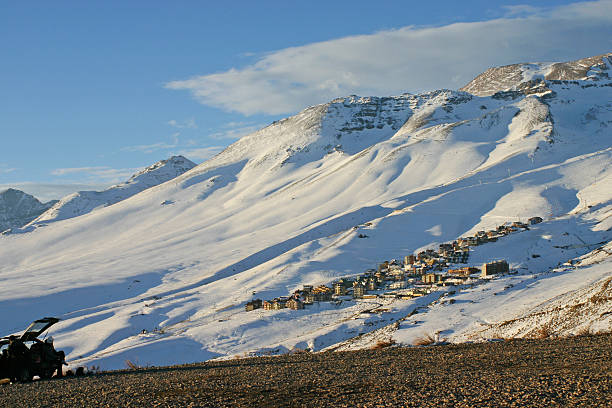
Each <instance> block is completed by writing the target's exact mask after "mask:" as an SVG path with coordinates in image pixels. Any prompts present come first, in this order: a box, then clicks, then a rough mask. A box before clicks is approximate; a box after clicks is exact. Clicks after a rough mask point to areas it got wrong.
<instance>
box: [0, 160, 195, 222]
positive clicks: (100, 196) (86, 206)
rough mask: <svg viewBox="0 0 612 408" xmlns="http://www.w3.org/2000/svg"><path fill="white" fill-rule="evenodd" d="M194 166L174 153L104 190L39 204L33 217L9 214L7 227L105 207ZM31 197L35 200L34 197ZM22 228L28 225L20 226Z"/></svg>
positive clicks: (8, 209)
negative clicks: (9, 219) (10, 222)
mask: <svg viewBox="0 0 612 408" xmlns="http://www.w3.org/2000/svg"><path fill="white" fill-rule="evenodd" d="M195 166H196V164H195V163H194V162H192V161H190V160H188V159H186V158H185V157H183V156H172V157H170V158H169V159H167V160H161V161H159V162H157V163H155V164H153V165H151V166H149V167H147V168H145V169H143V170H141V171H139V172H138V173H136V174H134V175H133V176H132V177H130V178H129V180H127V181H126V182H124V183H121V184H117V185H114V186H112V187H109V188H107V189H106V190H104V191H79V192H76V193H73V194H70V195H68V196H66V197H64V198H62V199H61V200H59V201H58V200H55V201H50V202H49V203H47V204H44V205H41V206H38V207H36V208H37V209H42V208H43V207H44V209H42V210H40V211H38V212H37V213H36V215H35V216H33V217H21V218H19V217H17V218H15V217H16V215H10V216H12V217H13V218H15V220H16V221H15V222H14V223H13V224H12V225H11V226H10V227H8V228H13V229H16V230H15V231H13V232H28V231H32V229H33V228H34V227H36V226H40V225H46V224H48V223H49V222H55V221H60V220H65V219H68V218H74V217H78V216H81V215H84V214H87V213H89V212H91V211H94V210H95V209H97V208H104V207H108V206H109V205H113V204H116V203H118V202H119V201H122V200H125V199H127V198H129V197H131V196H133V195H134V194H138V193H140V192H141V191H143V190H146V189H148V188H150V187H153V186H156V185H158V184H161V183H164V182H166V181H168V180H172V179H173V178H175V177H176V176H178V175H181V174H183V173H184V172H186V171H187V170H190V169H192V168H194V167H195ZM8 191H18V190H8ZM26 196H27V195H26ZM28 197H30V198H32V199H34V200H36V199H35V198H34V197H32V196H28ZM36 202H38V200H36ZM1 208H3V207H2V206H0V209H1ZM11 208H13V207H11ZM11 208H9V207H5V209H6V212H7V214H13V211H17V209H16V208H15V209H11ZM34 213H35V212H31V214H32V215H34ZM7 216H9V215H7ZM20 227H25V228H23V229H19V228H20ZM5 229H6V228H5Z"/></svg>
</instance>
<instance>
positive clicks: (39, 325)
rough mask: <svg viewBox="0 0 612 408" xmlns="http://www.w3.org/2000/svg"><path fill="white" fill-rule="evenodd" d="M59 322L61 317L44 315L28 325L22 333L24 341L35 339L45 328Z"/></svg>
mask: <svg viewBox="0 0 612 408" xmlns="http://www.w3.org/2000/svg"><path fill="white" fill-rule="evenodd" d="M57 322H59V319H57V318H55V317H44V318H42V319H38V320H35V321H33V322H32V324H30V325H29V326H28V328H27V329H26V331H25V332H23V334H22V335H21V340H22V341H24V342H25V341H34V340H36V338H38V336H40V335H41V334H42V333H43V332H44V331H45V330H47V329H48V328H49V327H51V326H53V325H54V324H55V323H57Z"/></svg>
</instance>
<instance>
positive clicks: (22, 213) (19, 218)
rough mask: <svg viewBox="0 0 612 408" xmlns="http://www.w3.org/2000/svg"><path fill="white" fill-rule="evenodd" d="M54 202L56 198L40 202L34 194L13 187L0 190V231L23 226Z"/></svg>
mask: <svg viewBox="0 0 612 408" xmlns="http://www.w3.org/2000/svg"><path fill="white" fill-rule="evenodd" d="M55 203H57V200H53V201H49V202H47V203H41V202H40V201H38V199H36V198H35V197H34V196H31V195H30V194H27V193H24V192H23V191H20V190H16V189H14V188H9V189H8V190H4V191H0V232H2V231H5V230H8V229H11V228H19V227H22V226H24V225H25V224H27V223H29V222H30V221H32V220H33V219H35V218H36V217H38V216H39V215H40V214H42V213H44V212H45V211H47V210H48V209H49V208H51V207H52V206H53V205H54V204H55Z"/></svg>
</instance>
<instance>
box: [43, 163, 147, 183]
mask: <svg viewBox="0 0 612 408" xmlns="http://www.w3.org/2000/svg"><path fill="white" fill-rule="evenodd" d="M136 171H138V169H137V168H124V169H115V168H112V167H107V166H95V167H67V168H60V169H55V170H53V171H51V174H52V175H53V176H60V177H62V176H68V175H70V176H77V177H78V178H81V179H86V180H90V181H91V182H95V183H96V184H103V183H117V182H120V181H124V180H126V179H128V178H129V177H130V176H131V175H132V174H134V173H135V172H136Z"/></svg>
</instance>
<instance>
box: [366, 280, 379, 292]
mask: <svg viewBox="0 0 612 408" xmlns="http://www.w3.org/2000/svg"><path fill="white" fill-rule="evenodd" d="M366 288H367V289H368V290H376V289H378V284H377V283H376V280H375V279H372V278H370V279H368V282H367V283H366Z"/></svg>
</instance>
